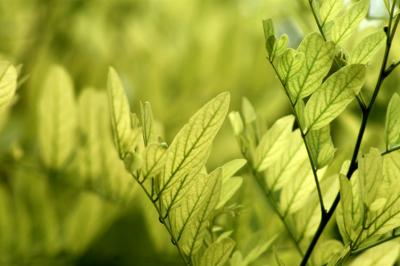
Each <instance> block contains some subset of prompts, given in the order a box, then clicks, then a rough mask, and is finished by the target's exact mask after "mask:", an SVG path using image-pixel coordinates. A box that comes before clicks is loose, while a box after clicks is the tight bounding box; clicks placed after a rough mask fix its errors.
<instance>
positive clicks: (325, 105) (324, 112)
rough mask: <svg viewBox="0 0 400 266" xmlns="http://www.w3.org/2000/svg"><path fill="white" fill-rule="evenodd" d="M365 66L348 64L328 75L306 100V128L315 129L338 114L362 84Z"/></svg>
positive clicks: (327, 122)
mask: <svg viewBox="0 0 400 266" xmlns="http://www.w3.org/2000/svg"><path fill="white" fill-rule="evenodd" d="M364 76H365V66H364V65H349V66H346V67H343V68H342V69H340V70H339V71H337V72H336V73H335V74H333V75H332V76H330V77H329V78H328V79H327V80H326V81H325V82H324V83H323V84H322V85H321V86H320V88H319V89H317V91H316V92H315V93H314V94H313V95H311V98H310V100H309V101H308V102H307V105H306V108H305V110H304V112H305V124H306V127H307V130H308V131H310V130H317V129H320V128H322V127H324V126H326V125H328V124H329V123H330V122H331V121H332V120H334V119H335V118H336V117H337V116H339V115H340V114H341V113H342V112H343V111H344V109H345V108H346V107H347V105H348V104H349V103H350V102H351V101H352V100H353V99H354V97H355V95H357V94H358V93H359V91H360V90H361V87H362V85H363V84H364Z"/></svg>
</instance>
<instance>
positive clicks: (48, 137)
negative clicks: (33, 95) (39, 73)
mask: <svg viewBox="0 0 400 266" xmlns="http://www.w3.org/2000/svg"><path fill="white" fill-rule="evenodd" d="M38 105H39V106H38V118H39V126H38V135H39V147H40V155H41V157H42V160H43V162H44V164H45V165H46V167H49V168H54V169H60V168H62V167H63V166H64V165H65V164H66V162H67V160H68V159H70V156H71V155H72V152H73V151H74V149H75V147H76V145H75V144H76V137H77V136H76V133H77V132H76V130H77V119H76V117H77V115H76V113H77V110H76V109H77V108H76V102H75V97H74V88H73V84H72V80H71V78H70V77H69V75H68V73H67V72H66V71H65V70H64V69H63V68H62V67H60V66H53V67H51V68H50V70H49V71H48V74H47V78H46V81H45V85H44V87H43V91H42V93H41V96H40V99H39V104H38Z"/></svg>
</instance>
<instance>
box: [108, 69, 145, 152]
mask: <svg viewBox="0 0 400 266" xmlns="http://www.w3.org/2000/svg"><path fill="white" fill-rule="evenodd" d="M107 90H108V98H109V103H110V112H111V123H112V128H113V132H114V141H115V144H116V146H117V149H118V153H119V156H120V157H121V158H125V156H126V155H127V154H128V153H132V152H133V150H134V148H135V144H136V142H137V141H138V138H139V133H140V131H139V129H138V120H137V118H132V116H131V113H130V109H129V102H128V98H127V97H126V95H125V91H124V88H123V86H122V83H121V80H120V78H119V77H118V74H117V72H116V71H115V70H114V69H113V68H110V70H109V72H108V83H107Z"/></svg>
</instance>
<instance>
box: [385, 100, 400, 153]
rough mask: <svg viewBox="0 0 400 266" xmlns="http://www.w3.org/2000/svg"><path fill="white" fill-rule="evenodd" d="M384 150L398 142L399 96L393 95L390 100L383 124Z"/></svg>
mask: <svg viewBox="0 0 400 266" xmlns="http://www.w3.org/2000/svg"><path fill="white" fill-rule="evenodd" d="M385 142H386V149H387V150H388V149H389V148H390V147H392V146H394V145H396V144H399V142H400V96H399V95H398V94H397V93H395V94H393V96H392V98H391V99H390V102H389V105H388V107H387V112H386V124H385Z"/></svg>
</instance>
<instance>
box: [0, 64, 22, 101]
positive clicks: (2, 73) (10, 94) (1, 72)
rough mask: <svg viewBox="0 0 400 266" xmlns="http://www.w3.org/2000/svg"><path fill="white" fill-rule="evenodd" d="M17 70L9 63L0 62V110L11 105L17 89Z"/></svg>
mask: <svg viewBox="0 0 400 266" xmlns="http://www.w3.org/2000/svg"><path fill="white" fill-rule="evenodd" d="M17 76H18V73H17V69H16V68H15V66H13V65H11V63H10V62H7V61H0V108H4V107H6V106H7V105H9V104H10V103H12V100H13V98H14V97H15V91H16V89H17Z"/></svg>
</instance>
